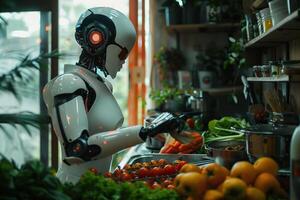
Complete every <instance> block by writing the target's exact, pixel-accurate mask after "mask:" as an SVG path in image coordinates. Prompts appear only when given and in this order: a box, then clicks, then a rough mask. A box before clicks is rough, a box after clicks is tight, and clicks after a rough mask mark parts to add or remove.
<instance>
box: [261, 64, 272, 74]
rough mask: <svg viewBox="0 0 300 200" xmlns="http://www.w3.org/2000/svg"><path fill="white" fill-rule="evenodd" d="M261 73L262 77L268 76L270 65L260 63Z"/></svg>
mask: <svg viewBox="0 0 300 200" xmlns="http://www.w3.org/2000/svg"><path fill="white" fill-rule="evenodd" d="M261 73H262V76H263V77H270V76H271V67H270V66H269V65H262V66H261Z"/></svg>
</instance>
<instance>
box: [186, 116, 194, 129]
mask: <svg viewBox="0 0 300 200" xmlns="http://www.w3.org/2000/svg"><path fill="white" fill-rule="evenodd" d="M186 123H187V124H188V125H189V127H190V128H191V129H193V128H195V121H194V119H193V118H188V119H187V120H186Z"/></svg>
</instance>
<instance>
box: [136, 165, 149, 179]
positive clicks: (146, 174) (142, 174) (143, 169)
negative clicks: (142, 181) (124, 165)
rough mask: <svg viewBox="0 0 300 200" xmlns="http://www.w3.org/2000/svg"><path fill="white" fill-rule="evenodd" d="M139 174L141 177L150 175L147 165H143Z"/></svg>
mask: <svg viewBox="0 0 300 200" xmlns="http://www.w3.org/2000/svg"><path fill="white" fill-rule="evenodd" d="M137 175H138V177H140V178H143V177H146V176H150V170H149V169H147V168H146V167H142V168H140V169H139V170H138V171H137Z"/></svg>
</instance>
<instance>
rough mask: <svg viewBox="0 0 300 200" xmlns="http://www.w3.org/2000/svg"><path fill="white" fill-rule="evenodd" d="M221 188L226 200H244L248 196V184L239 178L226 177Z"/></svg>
mask: <svg viewBox="0 0 300 200" xmlns="http://www.w3.org/2000/svg"><path fill="white" fill-rule="evenodd" d="M219 189H220V190H221V192H222V193H223V195H224V199H225V200H233V199H234V200H244V199H245V198H246V189H247V184H246V183H245V182H244V181H242V180H241V179H239V178H228V179H226V180H225V181H224V182H223V184H222V185H221V186H219Z"/></svg>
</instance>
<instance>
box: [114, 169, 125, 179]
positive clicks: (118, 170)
mask: <svg viewBox="0 0 300 200" xmlns="http://www.w3.org/2000/svg"><path fill="white" fill-rule="evenodd" d="M122 173H123V170H122V169H120V168H118V169H116V170H115V171H114V173H113V176H115V177H120V176H121V174H122Z"/></svg>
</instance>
